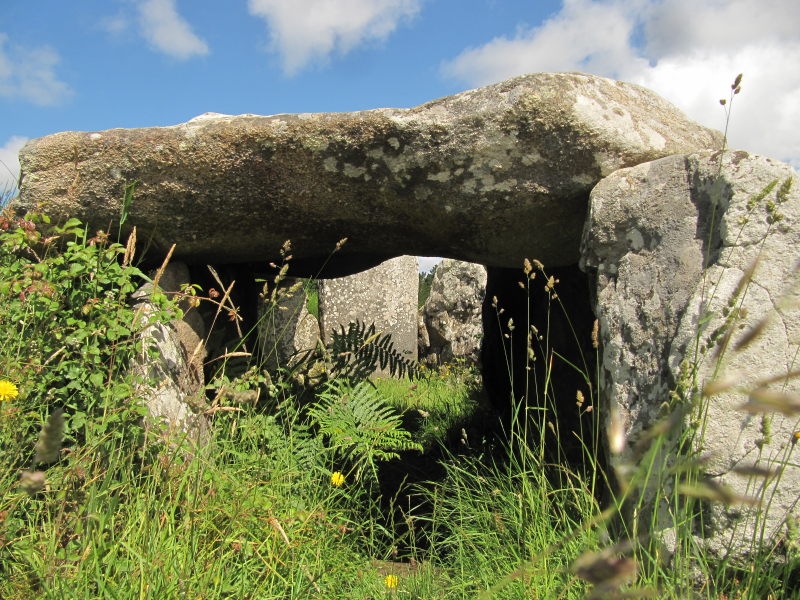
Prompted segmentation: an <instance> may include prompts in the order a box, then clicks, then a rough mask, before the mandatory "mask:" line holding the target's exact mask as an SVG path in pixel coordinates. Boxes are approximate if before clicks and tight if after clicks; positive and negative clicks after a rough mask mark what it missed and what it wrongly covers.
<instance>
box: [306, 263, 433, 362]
mask: <svg viewBox="0 0 800 600" xmlns="http://www.w3.org/2000/svg"><path fill="white" fill-rule="evenodd" d="M418 271H419V267H418V263H417V257H416V256H399V257H397V258H393V259H391V260H387V261H386V262H383V263H381V264H380V265H378V266H377V267H374V268H372V269H368V270H367V271H363V272H361V273H356V274H355V275H350V276H349V277H339V278H337V279H325V280H322V281H320V283H319V316H320V321H321V323H320V325H321V327H320V329H321V330H322V337H323V340H324V341H325V343H328V342H330V340H331V335H332V332H333V331H338V330H339V329H340V328H341V327H342V326H343V327H344V328H345V329H347V326H348V325H349V324H350V323H351V322H354V321H363V322H365V323H366V324H367V325H371V324H372V323H375V328H376V330H377V331H380V332H382V333H390V334H391V335H392V342H393V344H394V348H395V350H397V351H398V352H399V353H400V354H402V355H403V357H404V358H406V359H409V360H413V361H416V360H417V286H418V285H419V279H418V276H417V273H418Z"/></svg>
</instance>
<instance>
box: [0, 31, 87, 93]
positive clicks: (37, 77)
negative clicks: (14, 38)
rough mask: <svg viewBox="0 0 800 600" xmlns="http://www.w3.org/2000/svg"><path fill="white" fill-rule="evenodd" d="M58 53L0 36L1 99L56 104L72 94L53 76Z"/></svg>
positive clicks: (4, 35) (45, 47)
mask: <svg viewBox="0 0 800 600" xmlns="http://www.w3.org/2000/svg"><path fill="white" fill-rule="evenodd" d="M59 60H60V59H59V56H58V53H57V52H56V51H55V50H53V49H52V48H49V47H47V46H38V47H36V48H26V47H21V46H15V45H12V44H10V43H9V37H8V35H6V34H5V33H0V96H3V97H6V98H21V99H23V100H27V101H29V102H33V103H34V104H37V105H39V106H49V105H53V104H58V103H59V102H60V101H62V100H63V99H64V98H66V97H67V96H69V95H71V94H72V91H71V90H70V88H69V86H68V85H67V84H66V83H64V82H63V81H60V80H59V79H58V77H57V76H56V72H55V68H56V66H57V65H58V63H59Z"/></svg>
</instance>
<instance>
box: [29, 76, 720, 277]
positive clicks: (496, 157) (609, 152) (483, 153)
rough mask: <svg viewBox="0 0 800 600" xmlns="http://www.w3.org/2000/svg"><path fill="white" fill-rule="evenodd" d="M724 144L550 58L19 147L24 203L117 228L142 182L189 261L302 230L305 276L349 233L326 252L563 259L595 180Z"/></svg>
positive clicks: (639, 91)
mask: <svg viewBox="0 0 800 600" xmlns="http://www.w3.org/2000/svg"><path fill="white" fill-rule="evenodd" d="M720 144H721V136H720V134H719V133H718V132H715V131H712V130H709V129H706V128H704V127H701V126H700V125H698V124H696V123H693V122H692V121H689V120H688V119H687V118H686V117H685V116H684V115H683V114H682V113H681V112H679V111H678V110H677V109H675V107H673V106H672V105H671V104H669V103H668V102H666V101H665V100H663V99H662V98H660V97H659V96H657V95H656V94H654V93H653V92H651V91H649V90H647V89H645V88H643V87H640V86H637V85H633V84H628V83H622V82H618V81H612V80H610V79H604V78H601V77H594V76H591V75H583V74H578V73H557V74H547V73H539V74H535V75H526V76H522V77H516V78H513V79H510V80H508V81H505V82H503V83H499V84H496V85H491V86H488V87H484V88H480V89H476V90H471V91H467V92H463V93H460V94H456V95H454V96H448V97H446V98H442V99H439V100H434V101H432V102H428V103H427V104H423V105H421V106H418V107H416V108H411V109H388V108H385V109H376V110H367V111H361V112H351V113H323V114H296V115H273V116H255V115H240V116H226V115H219V114H206V115H202V116H200V117H197V118H195V119H192V120H191V121H189V122H187V123H184V124H181V125H176V126H173V127H149V128H141V129H111V130H107V131H100V132H94V133H86V132H63V133H57V134H54V135H50V136H47V137H44V138H40V139H37V140H32V141H31V142H29V143H28V144H27V145H26V146H25V148H23V150H22V152H21V154H20V164H21V171H22V179H21V186H20V189H21V200H20V201H19V204H18V205H19V206H20V208H22V209H32V208H34V207H38V208H39V209H41V210H44V211H46V212H47V213H49V214H51V215H52V216H56V217H57V216H62V217H67V216H69V217H77V218H79V219H81V220H82V221H84V222H86V223H88V224H89V226H90V227H91V228H103V229H105V228H107V227H108V226H109V224H111V226H112V228H114V229H113V230H114V231H116V229H115V228H116V223H117V222H118V220H119V218H120V214H121V211H122V199H123V196H124V192H125V186H126V185H128V184H131V183H133V182H138V183H137V186H136V190H135V194H134V199H133V203H132V204H131V206H130V207H129V210H128V218H127V221H126V226H134V225H135V226H137V227H138V231H139V236H138V237H139V239H140V240H147V241H148V243H149V248H151V249H156V250H158V249H164V250H165V249H167V248H169V247H170V245H172V244H173V243H174V244H176V249H175V257H176V258H182V259H184V260H186V261H188V262H190V263H202V262H209V263H215V264H222V263H228V264H230V263H244V262H261V261H268V260H274V259H275V257H276V255H277V252H278V249H279V248H280V247H281V245H282V244H283V242H284V241H285V240H287V239H290V240H291V241H292V243H293V253H294V263H293V264H294V265H295V271H294V273H295V274H296V275H297V274H299V272H298V268H299V267H300V266H301V265H302V264H303V262H302V261H303V259H314V260H317V261H319V262H318V263H314V264H315V265H316V264H321V263H322V261H323V260H324V259H325V257H328V256H329V254H331V252H332V251H333V250H334V247H335V245H336V243H337V242H338V241H339V240H340V239H342V238H344V237H347V238H349V241H348V242H347V244H345V246H344V248H343V249H342V250H341V251H340V252H338V253H336V254H335V256H333V257H331V260H330V261H329V263H330V264H331V265H335V264H336V263H337V262H342V261H346V260H347V259H348V257H361V258H362V259H363V260H362V267H367V266H371V265H370V264H368V263H369V262H370V260H371V264H373V265H374V264H377V263H378V262H380V261H381V260H383V259H386V258H390V257H392V256H399V255H403V254H416V255H419V256H450V257H454V258H459V259H462V260H469V261H472V262H480V263H483V264H487V265H494V266H505V267H517V266H518V265H520V264H522V260H523V259H524V258H525V257H536V258H538V259H539V260H541V261H542V262H544V263H545V264H546V265H548V266H551V267H554V266H559V265H568V264H574V263H575V262H576V261H577V259H578V254H579V241H580V235H581V229H582V227H583V222H584V218H585V212H586V203H587V199H588V194H589V191H590V190H591V189H592V187H593V186H594V185H595V184H596V183H597V182H598V181H599V180H600V179H602V178H603V177H605V176H607V175H609V174H610V173H612V172H613V171H615V170H617V169H619V168H621V167H627V166H632V165H636V164H639V163H642V162H646V161H650V160H654V159H657V158H660V157H663V156H667V155H670V154H675V153H679V152H681V153H685V152H693V151H697V150H702V149H706V148H717V147H719V146H720ZM364 257H368V258H364ZM369 257H371V258H369ZM313 268H314V266H313V265H312V266H310V267H309V269H310V270H311V269H313ZM360 268H361V267H360ZM308 274H309V275H311V274H314V273H313V272H309V273H308Z"/></svg>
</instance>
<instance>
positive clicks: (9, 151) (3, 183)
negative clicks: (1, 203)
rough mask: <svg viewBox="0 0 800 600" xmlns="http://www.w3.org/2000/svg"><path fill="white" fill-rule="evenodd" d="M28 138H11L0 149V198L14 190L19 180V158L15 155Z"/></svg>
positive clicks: (16, 136)
mask: <svg viewBox="0 0 800 600" xmlns="http://www.w3.org/2000/svg"><path fill="white" fill-rule="evenodd" d="M27 141H28V138H24V137H21V136H18V135H15V136H12V137H11V138H9V140H8V141H7V142H6V143H5V145H4V146H2V147H0V198H3V197H5V195H6V194H8V193H9V192H11V191H12V190H14V189H16V187H17V179H19V157H18V156H17V154H18V153H19V151H20V149H21V148H22V147H23V146H24V145H25V142H27Z"/></svg>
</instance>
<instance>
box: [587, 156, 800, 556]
mask: <svg viewBox="0 0 800 600" xmlns="http://www.w3.org/2000/svg"><path fill="white" fill-rule="evenodd" d="M720 160H722V163H723V165H722V167H721V169H720ZM792 178H794V187H792V188H791V190H788V191H787V190H785V189H784V192H785V193H783V192H780V193H779V192H778V190H779V189H780V188H781V186H782V185H783V184H784V182H786V181H787V180H790V179H792ZM772 181H777V184H776V186H775V188H774V189H772V190H771V191H769V192H768V193H766V194H762V195H761V196H762V197H760V196H759V194H760V192H761V191H762V190H764V188H765V187H766V186H767V185H768V184H770V182H772ZM756 258H760V263H759V264H758V266H757V268H756V270H755V273H754V274H753V276H752V280H751V281H750V282H749V284H747V285H744V286H741V287H739V286H740V282H741V281H742V280H743V276H744V274H745V272H746V271H747V270H748V268H749V267H750V266H751V265H752V264H753V263H754V261H755V260H756ZM798 259H800V190H799V189H798V180H797V174H796V173H795V172H794V171H793V169H792V168H791V167H789V166H788V165H785V164H782V163H779V162H777V161H774V160H771V159H768V158H764V157H761V156H756V155H750V154H747V153H745V152H729V153H726V154H725V155H724V156H723V157H722V158H721V157H720V154H719V153H713V154H712V153H701V154H694V155H689V156H671V157H668V158H664V159H661V160H657V161H654V162H650V163H646V164H641V165H638V166H636V167H633V168H630V169H623V170H620V171H617V172H616V173H613V174H612V175H610V176H609V177H607V178H606V179H604V180H603V181H601V182H600V183H599V184H598V185H597V187H596V188H595V189H594V190H593V192H592V196H591V204H590V216H589V219H588V222H587V224H586V229H585V234H584V242H583V265H584V267H585V268H586V269H588V270H589V272H590V273H591V274H594V275H595V276H596V279H597V302H596V314H597V317H598V319H599V324H600V336H601V340H602V348H603V354H602V382H601V395H602V398H603V400H604V403H605V405H606V407H609V406H610V405H611V406H616V407H617V408H618V410H619V411H620V414H621V415H622V417H623V419H624V422H625V430H626V432H627V435H628V439H629V446H628V447H629V448H630V447H632V446H633V445H634V444H635V443H636V441H637V439H639V437H640V435H641V433H642V431H643V430H644V429H645V428H647V427H649V426H651V425H653V424H654V422H656V420H657V419H659V418H661V417H663V416H664V415H665V414H668V413H669V412H670V411H671V410H672V409H673V408H674V407H675V406H676V403H677V405H680V404H681V403H682V402H683V403H686V402H689V406H690V412H689V415H688V416H687V417H686V421H685V423H684V424H683V425H684V427H685V429H686V431H691V430H692V428H693V427H699V429H698V433H699V432H702V433H703V435H702V439H700V440H698V441H697V442H696V446H697V447H698V448H699V450H700V452H701V453H702V454H703V455H707V456H708V457H709V460H708V462H707V463H705V464H704V466H703V469H704V471H705V473H706V475H707V476H708V477H710V478H711V479H712V481H714V482H716V483H719V484H723V485H725V486H728V487H729V488H730V489H731V490H732V491H733V492H734V493H735V494H739V495H747V496H757V497H760V498H761V499H762V500H763V504H762V508H763V509H764V511H765V512H764V513H763V515H762V516H761V517H760V518H756V512H755V511H754V510H753V509H748V508H747V507H743V506H727V507H726V506H725V505H724V504H722V503H708V504H707V505H706V508H707V510H706V511H705V514H704V515H703V528H704V538H705V544H706V545H707V547H708V548H709V549H710V550H711V551H712V552H713V553H717V554H718V555H719V556H722V555H725V554H727V553H728V552H729V551H730V552H732V553H733V555H734V556H740V557H741V556H744V555H746V554H748V553H749V552H750V551H752V550H754V549H758V548H759V547H761V545H762V544H763V547H767V545H768V544H769V536H770V535H772V534H774V533H776V532H780V530H781V529H784V531H785V520H786V517H787V515H791V514H793V515H794V516H795V517H797V516H798V514H799V512H798V511H799V510H800V509H798V506H797V498H798V496H800V468H798V466H797V464H798V462H797V460H796V459H795V457H794V456H793V454H795V453H796V450H795V444H796V441H797V440H796V438H795V437H794V432H795V430H796V429H797V427H798V424H797V423H798V422H797V418H798V414H797V410H796V409H795V410H791V409H790V408H789V406H788V405H787V404H786V403H785V402H784V404H783V406H784V410H786V414H785V415H784V414H781V413H780V412H775V411H771V412H767V413H763V414H762V413H756V414H750V413H747V412H744V411H742V410H740V407H741V406H742V405H743V404H744V403H745V402H746V401H747V400H748V393H747V392H748V390H753V389H754V388H755V387H757V386H759V385H760V384H759V382H760V381H763V380H764V379H766V378H770V377H775V381H774V382H773V383H771V384H770V385H768V386H766V388H767V389H769V390H771V392H781V393H788V394H794V395H795V396H797V394H798V393H800V381H799V380H798V379H797V378H795V379H786V378H782V377H781V375H782V374H786V373H788V372H789V371H792V370H796V369H797V356H798V349H800V282H799V281H798V277H797V276H798V266H799V263H798ZM765 318H768V319H769V320H768V321H767V325H766V327H765V328H764V329H763V331H761V332H760V334H759V335H757V336H756V337H755V338H754V339H753V340H752V341H751V342H750V343H749V344H746V345H744V346H742V347H741V348H738V347H737V344H739V343H740V342H741V341H742V340H743V339H745V336H747V335H748V333H749V332H751V331H752V328H753V327H754V326H756V324H758V323H759V322H761V321H762V319H765ZM730 326H732V327H733V329H732V330H731V332H732V337H731V338H730V342H729V344H728V346H727V350H726V351H725V352H724V353H723V354H722V358H721V359H719V358H717V355H716V353H717V352H718V349H719V348H720V346H721V344H724V343H725V339H726V331H728V330H729V328H730ZM698 332H699V333H698ZM695 362H696V363H697V385H698V387H697V389H702V388H703V386H704V385H706V384H707V383H708V382H710V381H711V380H713V379H714V377H715V376H717V375H718V376H733V377H734V378H735V381H736V382H737V386H736V387H734V388H731V389H728V390H726V391H725V392H724V393H719V394H715V395H713V396H711V397H710V398H708V399H706V400H703V402H707V412H703V410H702V409H701V408H700V407H699V406H692V405H691V402H699V395H698V394H697V393H696V390H695V394H694V400H687V397H689V396H691V395H692V384H691V380H690V378H689V379H687V375H686V374H687V373H689V374H690V373H691V371H692V365H693V364H694V363H695ZM717 369H718V371H717ZM679 386H682V387H683V388H685V389H686V388H688V391H687V392H685V393H683V394H680V397H679V398H677V399H675V398H672V397H671V395H670V392H671V391H673V390H675V389H676V388H678V387H679ZM795 402H796V400H795ZM606 413H607V411H606ZM674 433H675V435H678V434H679V433H680V432H679V431H678V432H674ZM672 460H674V457H673V458H672ZM750 465H757V466H759V467H765V468H768V469H773V470H777V471H778V472H779V473H780V476H778V477H774V478H772V479H769V480H767V482H766V483H765V482H764V480H763V479H756V480H755V481H754V480H752V479H750V478H748V477H743V476H741V475H737V474H736V473H734V469H735V468H737V467H747V466H750ZM662 508H664V509H665V510H666V506H665V507H662ZM662 525H664V526H668V519H667V522H666V523H664V522H662ZM762 527H763V528H764V532H765V533H766V535H765V536H764V538H763V539H762V538H761V537H760V531H761V528H762ZM753 540H756V541H753ZM759 540H761V541H759Z"/></svg>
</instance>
